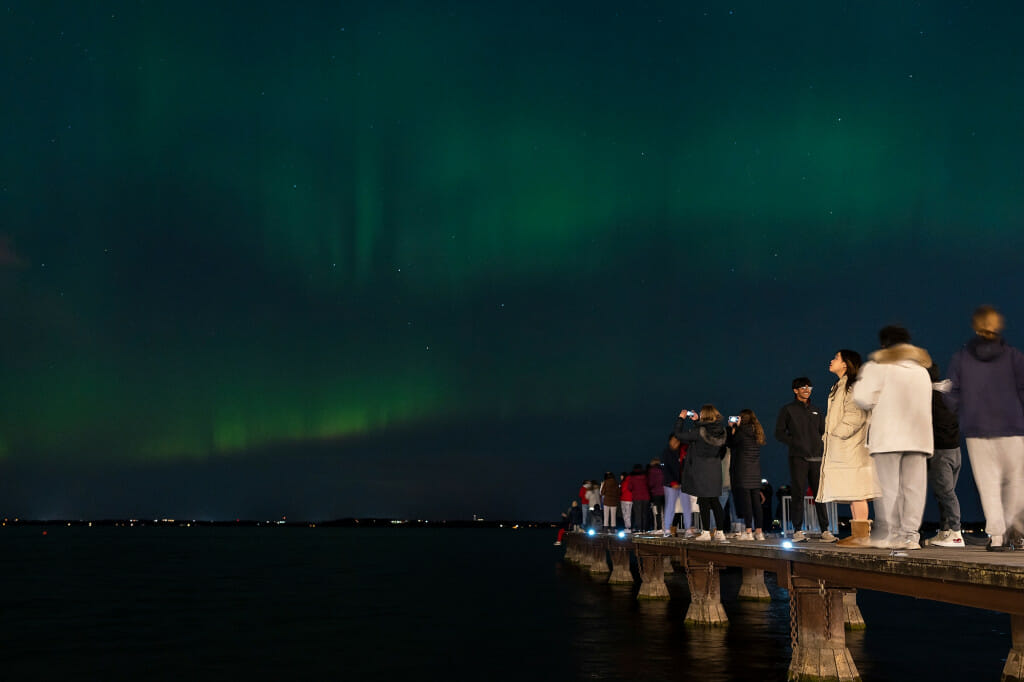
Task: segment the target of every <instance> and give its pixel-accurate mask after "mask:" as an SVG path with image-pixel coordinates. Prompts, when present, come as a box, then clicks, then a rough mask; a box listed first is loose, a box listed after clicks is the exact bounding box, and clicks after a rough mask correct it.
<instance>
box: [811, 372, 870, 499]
mask: <svg viewBox="0 0 1024 682" xmlns="http://www.w3.org/2000/svg"><path fill="white" fill-rule="evenodd" d="M867 424H868V413H867V412H865V411H864V410H862V409H860V408H859V407H857V403H855V402H854V401H853V391H847V390H846V377H845V376H844V377H841V378H840V379H839V383H837V384H836V385H835V386H834V387H832V391H831V393H829V396H828V411H827V412H826V413H825V435H823V436H822V440H823V441H824V444H825V454H824V456H823V457H822V459H821V483H820V484H819V485H818V496H817V498H816V500H817V501H818V502H855V501H857V500H870V499H874V498H876V497H880V496H881V495H882V489H881V486H880V485H879V483H878V474H877V473H876V472H875V464H874V462H873V461H872V459H871V453H870V452H868V448H867V445H866V444H865V440H866V438H867V432H868V429H867Z"/></svg>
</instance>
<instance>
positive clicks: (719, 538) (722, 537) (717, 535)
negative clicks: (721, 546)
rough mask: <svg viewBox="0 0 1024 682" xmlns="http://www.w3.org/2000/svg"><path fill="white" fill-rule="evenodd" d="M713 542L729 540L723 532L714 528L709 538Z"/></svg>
mask: <svg viewBox="0 0 1024 682" xmlns="http://www.w3.org/2000/svg"><path fill="white" fill-rule="evenodd" d="M711 539H712V540H714V541H715V542H729V540H728V538H726V537H725V533H723V532H722V531H720V530H716V531H715V534H714V536H713V537H712V538H711Z"/></svg>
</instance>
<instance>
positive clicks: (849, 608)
mask: <svg viewBox="0 0 1024 682" xmlns="http://www.w3.org/2000/svg"><path fill="white" fill-rule="evenodd" d="M843 609H844V610H845V611H846V629H847V630H864V629H866V628H867V623H865V622H864V616H862V615H861V613H860V607H859V606H857V590H855V589H849V590H843Z"/></svg>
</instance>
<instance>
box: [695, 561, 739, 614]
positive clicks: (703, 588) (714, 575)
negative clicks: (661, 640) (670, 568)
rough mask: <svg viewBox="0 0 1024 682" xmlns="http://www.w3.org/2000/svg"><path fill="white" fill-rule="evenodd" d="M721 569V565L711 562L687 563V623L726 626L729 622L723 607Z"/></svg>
mask: <svg viewBox="0 0 1024 682" xmlns="http://www.w3.org/2000/svg"><path fill="white" fill-rule="evenodd" d="M721 571H722V569H721V567H718V566H715V564H714V563H711V562H708V563H699V562H695V563H687V564H686V582H687V583H688V584H689V586H690V606H689V607H688V608H687V609H686V621H685V622H686V625H696V626H709V627H724V626H726V625H728V624H729V617H728V616H726V615H725V608H723V607H722V581H721Z"/></svg>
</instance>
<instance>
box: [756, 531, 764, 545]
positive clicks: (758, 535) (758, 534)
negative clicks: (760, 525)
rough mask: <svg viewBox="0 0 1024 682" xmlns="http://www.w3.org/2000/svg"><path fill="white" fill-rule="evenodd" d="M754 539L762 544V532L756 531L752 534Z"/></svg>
mask: <svg viewBox="0 0 1024 682" xmlns="http://www.w3.org/2000/svg"><path fill="white" fill-rule="evenodd" d="M754 539H755V540H757V541H758V542H764V531H761V530H758V531H755V532H754Z"/></svg>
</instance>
